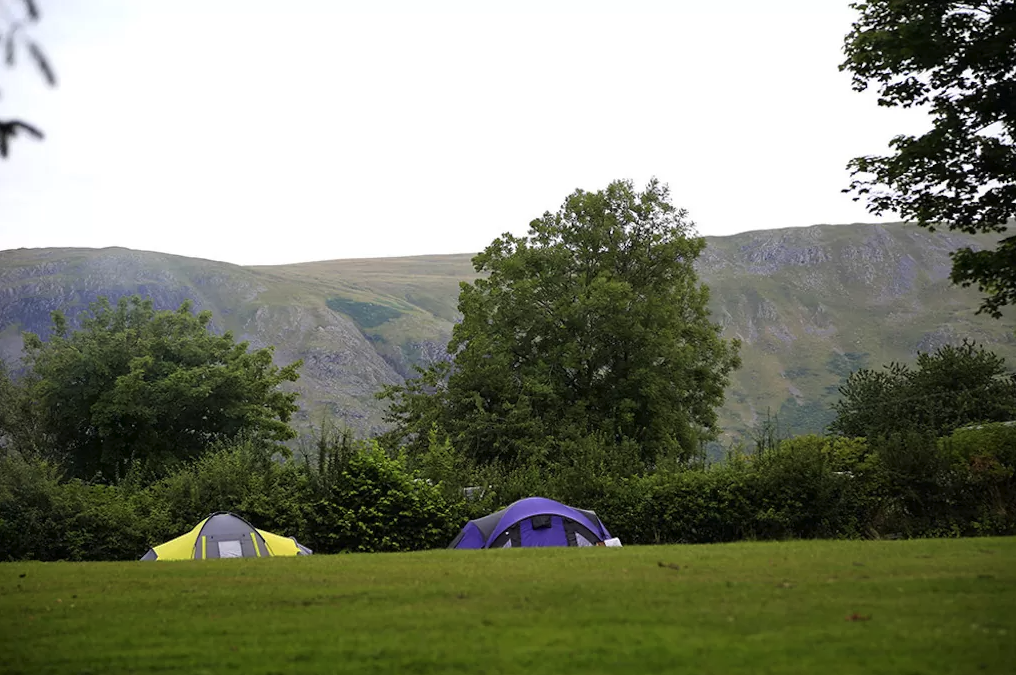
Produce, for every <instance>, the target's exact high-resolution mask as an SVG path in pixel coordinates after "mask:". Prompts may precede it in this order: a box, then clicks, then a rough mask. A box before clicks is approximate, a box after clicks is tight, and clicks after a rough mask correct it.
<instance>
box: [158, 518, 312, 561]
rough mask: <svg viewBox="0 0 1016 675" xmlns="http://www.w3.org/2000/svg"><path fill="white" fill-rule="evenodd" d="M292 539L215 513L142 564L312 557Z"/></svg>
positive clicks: (309, 552) (159, 549) (308, 551)
mask: <svg viewBox="0 0 1016 675" xmlns="http://www.w3.org/2000/svg"><path fill="white" fill-rule="evenodd" d="M311 552H312V551H311V550H310V549H309V548H307V547H306V546H302V545H301V544H300V543H299V542H297V541H296V539H293V538H292V537H281V536H279V535H277V534H272V533H271V532H265V531H263V530H259V529H257V528H256V527H254V526H253V525H251V524H250V523H248V522H247V521H246V520H244V519H243V518H241V517H240V516H237V515H234V514H232V513H213V514H212V515H210V516H208V517H207V518H205V519H204V520H202V521H201V522H200V523H198V525H197V527H195V528H194V529H193V530H191V531H190V532H188V533H187V534H185V535H183V536H180V537H177V538H176V539H172V540H170V541H167V542H166V543H165V544H160V545H159V546H156V547H155V548H150V549H148V553H146V554H145V555H144V557H142V558H141V559H142V560H191V559H194V560H203V559H207V558H262V557H265V556H275V555H281V556H294V555H310V554H311Z"/></svg>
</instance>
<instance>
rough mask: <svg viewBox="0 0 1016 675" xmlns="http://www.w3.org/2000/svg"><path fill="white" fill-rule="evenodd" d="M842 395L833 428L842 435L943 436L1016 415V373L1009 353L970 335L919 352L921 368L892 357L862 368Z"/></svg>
mask: <svg viewBox="0 0 1016 675" xmlns="http://www.w3.org/2000/svg"><path fill="white" fill-rule="evenodd" d="M840 396H841V397H842V398H841V399H840V400H839V402H837V403H836V405H835V406H834V407H835V410H836V419H835V420H834V421H833V423H832V424H831V425H830V431H831V432H833V433H836V434H840V435H842V436H863V437H866V438H874V437H879V436H883V437H888V436H890V435H892V434H894V433H898V432H904V431H916V432H923V433H934V434H935V435H938V436H941V435H944V434H947V433H949V432H951V431H953V430H955V429H958V428H960V427H963V426H966V425H970V424H976V423H982V422H1008V421H1011V420H1016V376H1014V375H1013V373H1012V372H1010V371H1009V370H1008V369H1007V368H1006V367H1005V359H1003V358H1002V357H1000V356H998V355H996V354H993V353H992V352H989V351H987V350H986V349H985V348H984V347H981V346H978V345H976V344H975V343H973V342H968V341H964V342H963V344H962V345H960V346H953V345H946V346H944V347H941V348H940V349H938V350H936V351H935V352H933V353H924V352H922V353H920V354H918V356H917V367H916V368H911V367H910V366H907V365H905V364H900V363H892V364H889V365H888V366H886V367H885V368H883V369H882V370H880V371H876V370H868V369H863V370H858V371H856V372H854V373H852V374H851V375H850V377H848V378H847V381H846V383H845V384H844V385H843V386H842V387H840Z"/></svg>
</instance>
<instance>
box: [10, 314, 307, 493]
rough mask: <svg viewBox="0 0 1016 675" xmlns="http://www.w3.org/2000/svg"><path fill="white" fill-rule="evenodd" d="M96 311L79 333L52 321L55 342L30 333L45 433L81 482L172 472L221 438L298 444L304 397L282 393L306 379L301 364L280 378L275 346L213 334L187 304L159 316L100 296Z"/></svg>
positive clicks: (206, 317)
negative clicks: (132, 471) (134, 470)
mask: <svg viewBox="0 0 1016 675" xmlns="http://www.w3.org/2000/svg"><path fill="white" fill-rule="evenodd" d="M89 312H90V313H89V315H87V316H85V318H84V320H83V322H82V328H81V330H79V331H75V332H73V333H71V332H69V330H68V327H67V320H66V319H65V318H64V316H63V315H62V314H61V313H59V312H54V314H53V329H52V336H51V337H50V339H49V340H48V341H47V342H43V341H42V340H41V339H39V337H38V336H37V335H34V334H30V333H28V334H26V335H25V353H26V363H27V364H28V366H29V367H30V369H31V371H32V375H33V376H34V378H36V382H35V384H34V387H33V396H34V398H35V400H36V401H37V403H38V405H39V407H40V408H41V410H42V411H43V412H42V415H43V421H42V424H43V428H44V430H45V431H46V433H47V434H49V435H50V437H51V438H52V442H53V443H54V444H55V445H56V447H57V448H59V449H60V450H61V451H62V452H63V453H64V456H65V458H66V460H67V463H68V466H69V467H70V469H71V471H72V472H73V474H74V475H77V476H80V477H84V478H88V479H93V478H100V477H101V479H102V480H104V481H107V482H110V481H112V482H115V481H117V480H119V479H121V478H122V477H123V476H124V475H125V474H126V472H127V471H128V469H129V468H130V467H131V466H132V465H135V464H139V465H140V466H141V467H143V469H144V470H146V471H149V472H152V473H153V474H156V475H158V474H164V473H165V472H166V471H167V470H168V469H169V468H171V467H172V466H173V465H174V464H175V463H177V462H179V461H182V460H187V459H192V458H195V457H197V456H199V455H200V454H201V453H202V452H203V451H204V450H205V448H206V447H208V445H209V443H211V442H212V441H213V440H214V439H215V438H218V437H225V438H231V437H234V436H237V435H238V434H240V433H242V432H250V433H257V434H260V435H262V436H264V437H265V438H267V439H273V440H284V439H288V438H292V437H294V436H295V435H296V433H295V432H294V431H293V429H292V428H291V427H290V426H289V425H288V422H289V419H290V417H291V415H292V414H293V412H294V411H295V410H296V409H297V406H296V403H295V399H296V394H295V393H286V392H283V391H280V390H279V385H281V384H283V383H284V382H294V381H296V379H297V378H298V377H299V375H298V373H297V368H299V366H300V363H299V362H297V363H294V364H291V365H289V366H286V367H284V368H278V367H276V366H275V365H273V363H272V349H271V348H265V349H259V350H255V351H248V345H247V343H246V342H241V343H236V342H235V341H234V339H233V336H232V334H231V333H228V332H227V333H225V334H224V335H215V334H213V333H211V332H210V331H209V321H210V320H211V313H209V312H201V313H200V314H198V315H196V316H195V315H194V314H192V313H191V305H190V303H189V302H185V303H184V304H183V305H181V306H180V308H179V309H178V310H177V311H175V312H169V311H161V312H156V311H155V310H154V309H153V306H152V302H151V300H141V299H140V298H139V297H137V296H134V297H132V298H129V299H128V298H121V299H120V301H119V302H118V303H117V305H116V307H112V306H110V304H109V302H108V301H107V300H106V299H105V298H102V299H101V300H100V301H99V302H96V303H93V304H92V305H91V306H90V308H89Z"/></svg>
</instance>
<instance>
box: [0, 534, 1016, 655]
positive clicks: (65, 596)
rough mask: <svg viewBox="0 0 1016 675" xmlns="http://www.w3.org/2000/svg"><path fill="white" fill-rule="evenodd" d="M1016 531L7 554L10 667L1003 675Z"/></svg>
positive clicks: (3, 617)
mask: <svg viewBox="0 0 1016 675" xmlns="http://www.w3.org/2000/svg"><path fill="white" fill-rule="evenodd" d="M1014 561H1016V538H1004V539H966V540H921V541H895V542H854V541H848V542H790V543H742V544H728V545H711V546H666V547H629V548H623V549H604V548H594V549H535V550H532V549H531V550H522V549H516V550H503V551H431V552H426V553H408V554H373V555H370V554H363V555H340V556H312V557H309V558H296V559H293V558H290V559H254V560H222V561H219V560H213V561H206V562H183V563H140V562H138V563H81V564H77V563H48V564H47V563H6V564H3V565H0V672H4V673H33V674H41V673H96V674H98V673H148V672H186V673H227V672H235V673H244V675H254V674H257V673H303V672H314V673H337V672H356V673H432V672H433V673H439V672H455V673H547V674H554V675H561V674H564V673H673V672H684V673H753V674H758V673H809V674H813V673H820V674H821V675H831V674H833V673H865V674H873V673H894V674H900V673H915V674H916V673H921V674H926V673H1012V672H1016V564H1014Z"/></svg>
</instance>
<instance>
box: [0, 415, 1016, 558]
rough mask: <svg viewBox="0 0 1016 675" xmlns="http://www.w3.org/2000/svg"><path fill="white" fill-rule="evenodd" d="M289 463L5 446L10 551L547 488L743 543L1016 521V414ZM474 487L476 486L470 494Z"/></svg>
mask: <svg viewBox="0 0 1016 675" xmlns="http://www.w3.org/2000/svg"><path fill="white" fill-rule="evenodd" d="M317 441H318V447H317V448H315V449H314V450H313V451H312V452H310V453H308V456H307V457H306V458H303V457H296V458H293V459H291V460H288V461H278V457H277V456H276V457H274V458H273V455H274V454H275V453H277V451H278V450H279V447H278V446H277V445H275V444H274V443H271V442H266V441H264V440H263V439H258V438H239V439H237V440H235V441H234V442H231V443H228V444H221V445H216V446H215V447H214V448H212V449H211V450H210V451H209V452H208V453H207V454H205V455H204V456H202V457H201V458H200V459H198V460H196V461H194V462H193V463H191V464H188V465H186V466H184V467H181V468H180V469H179V470H177V471H175V472H174V473H172V474H171V475H169V476H166V477H164V478H162V479H160V480H158V481H156V482H154V483H150V484H145V483H144V482H143V481H139V480H137V479H136V478H135V477H133V476H127V477H125V479H124V480H123V481H122V482H120V483H118V484H116V485H104V484H99V483H92V482H86V481H83V480H81V479H76V478H74V479H69V480H68V479H65V478H63V477H62V475H61V471H60V470H59V469H58V468H57V467H56V466H55V465H53V464H51V463H49V462H47V461H45V460H26V459H24V458H22V457H20V456H17V455H14V454H10V453H9V454H7V455H5V456H3V457H0V559H2V560H24V559H39V560H133V559H137V558H138V557H139V556H140V555H141V554H143V553H144V551H145V550H147V548H148V547H149V546H151V545H152V544H156V543H161V542H163V541H166V540H168V539H171V538H173V537H175V536H178V535H180V534H182V533H183V532H186V531H188V530H189V529H190V528H191V527H193V526H194V524H196V523H197V522H198V521H199V520H201V519H202V518H204V517H205V516H207V515H208V514H209V513H212V512H214V511H220V510H229V511H233V512H235V513H238V514H240V515H242V516H244V517H246V518H248V519H249V520H251V521H252V522H254V523H255V524H256V525H257V526H259V527H262V528H265V529H268V530H271V531H276V532H279V533H284V534H287V535H293V536H296V537H297V539H299V540H300V541H301V542H302V543H304V544H306V545H308V546H310V547H311V548H312V549H314V550H315V551H316V552H319V553H338V552H356V551H408V550H418V549H428V548H439V547H444V546H446V545H447V544H448V542H449V541H450V540H451V539H452V537H453V536H454V535H455V533H456V532H457V531H458V529H459V528H460V527H461V526H462V525H463V524H464V523H465V521H466V520H468V519H469V518H473V517H478V516H480V515H484V514H486V513H489V512H491V511H492V510H494V509H496V508H498V507H500V506H503V505H505V504H508V503H510V502H512V501H514V500H515V499H518V498H522V497H526V496H531V495H544V496H548V497H551V498H555V499H558V500H560V501H563V502H565V503H571V504H576V505H581V506H582V507H584V508H592V509H595V510H596V511H597V513H599V514H600V516H601V517H602V518H603V520H604V522H606V523H607V526H608V527H609V528H610V529H611V532H612V533H613V534H615V535H617V536H619V537H620V538H621V539H622V541H624V542H625V543H626V544H629V545H630V544H669V543H712V542H724V541H736V540H742V539H788V538H882V537H893V538H896V537H941V536H979V535H1006V534H1016V481H1014V478H1013V474H1014V468H1016V427H1012V426H1007V425H1004V424H992V425H987V426H984V427H982V428H980V429H967V430H960V431H956V432H954V433H953V434H951V435H949V436H947V437H945V438H942V439H935V438H934V437H933V436H929V435H922V434H917V433H910V434H904V435H900V436H896V437H893V438H891V439H887V440H883V441H880V442H877V443H869V442H867V441H865V440H863V439H844V438H824V437H820V436H802V437H798V438H793V439H788V440H784V441H782V442H779V443H778V444H777V445H775V446H774V447H770V448H763V449H761V450H760V451H759V452H757V453H753V454H750V455H741V454H732V455H731V456H730V457H729V458H728V459H727V460H726V461H724V462H722V463H718V464H716V465H712V466H698V467H679V466H674V467H669V468H660V469H658V470H655V471H652V472H648V473H643V474H641V475H623V474H620V473H618V472H617V471H616V469H617V467H616V461H617V458H616V457H615V456H613V448H611V447H609V446H607V445H605V444H596V443H588V444H587V445H586V446H585V447H584V448H582V451H581V452H579V453H577V454H576V455H575V456H574V457H573V458H572V461H570V462H569V463H568V464H565V465H561V466H557V467H554V468H552V469H550V470H540V469H538V468H537V467H530V468H520V469H516V470H512V471H503V470H499V469H498V468H496V467H488V468H486V469H484V470H481V471H478V472H466V473H463V472H460V468H459V467H457V466H456V461H455V457H454V455H453V453H452V452H451V451H450V447H449V446H448V445H447V444H438V443H436V442H435V443H432V444H431V446H430V447H429V449H428V451H427V452H426V453H424V454H423V455H422V456H419V457H417V458H415V459H410V458H409V457H408V456H407V455H405V454H402V455H396V456H394V457H393V456H390V455H389V453H387V452H385V451H384V450H382V449H381V448H380V447H379V446H378V445H377V444H376V443H374V442H367V441H355V440H353V439H352V438H351V437H350V436H349V435H348V434H341V435H330V434H327V433H325V434H324V435H323V436H322V435H321V434H320V433H319V435H318V436H317ZM466 483H479V485H472V486H471V487H474V488H478V489H475V490H471V491H469V493H470V494H471V495H472V496H471V498H467V497H466V496H465V493H466V491H464V490H463V488H464V487H470V486H469V485H466Z"/></svg>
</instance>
